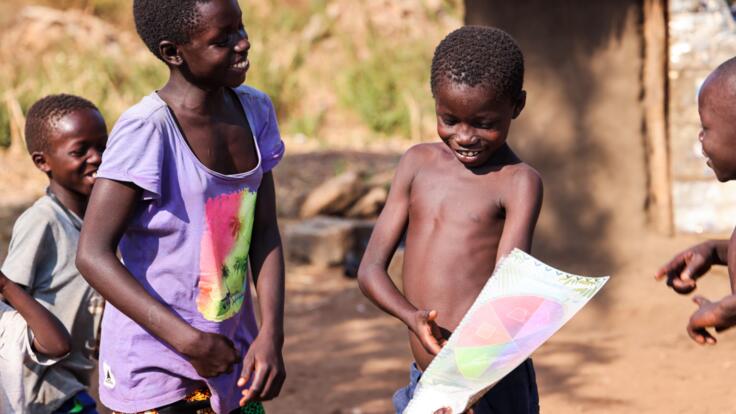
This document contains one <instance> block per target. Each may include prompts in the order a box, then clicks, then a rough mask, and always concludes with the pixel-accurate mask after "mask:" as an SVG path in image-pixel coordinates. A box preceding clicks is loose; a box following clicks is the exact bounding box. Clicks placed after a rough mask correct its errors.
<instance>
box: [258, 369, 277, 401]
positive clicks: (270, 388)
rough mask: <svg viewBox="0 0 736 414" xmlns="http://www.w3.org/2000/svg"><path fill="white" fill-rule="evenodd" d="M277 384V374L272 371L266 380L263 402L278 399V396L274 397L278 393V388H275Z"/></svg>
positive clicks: (262, 394) (262, 396) (262, 392)
mask: <svg viewBox="0 0 736 414" xmlns="http://www.w3.org/2000/svg"><path fill="white" fill-rule="evenodd" d="M275 382H276V372H275V370H273V369H271V370H269V375H268V378H267V379H266V385H265V386H264V387H263V391H261V401H268V400H270V399H273V398H274V397H276V395H274V394H275V393H276V388H275V387H274V385H275Z"/></svg>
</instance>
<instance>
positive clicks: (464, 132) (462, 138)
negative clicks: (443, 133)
mask: <svg viewBox="0 0 736 414" xmlns="http://www.w3.org/2000/svg"><path fill="white" fill-rule="evenodd" d="M473 132H474V131H473V129H472V128H467V127H464V128H461V129H460V131H459V132H458V134H457V138H458V140H457V143H458V144H460V145H462V146H464V147H470V146H473V145H475V144H476V143H477V142H478V137H477V136H475V134H474V133H473Z"/></svg>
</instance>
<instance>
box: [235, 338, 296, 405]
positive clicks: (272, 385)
mask: <svg viewBox="0 0 736 414" xmlns="http://www.w3.org/2000/svg"><path fill="white" fill-rule="evenodd" d="M280 342H283V341H278V340H274V339H273V338H271V337H269V336H268V335H261V334H259V335H258V336H257V337H256V339H255V341H253V343H252V344H251V346H250V349H248V353H247V354H246V355H245V359H244V360H243V372H242V373H241V374H240V379H238V387H245V386H246V385H247V384H248V380H250V379H251V377H252V379H253V381H251V384H250V387H248V388H246V389H244V390H243V391H242V393H243V398H241V399H240V406H241V407H243V406H245V405H246V404H247V403H248V402H249V401H267V400H271V399H274V398H276V397H278V395H279V393H280V392H281V386H282V385H283V384H284V380H286V369H285V368H284V358H283V357H282V355H281V346H280V344H279V343H280Z"/></svg>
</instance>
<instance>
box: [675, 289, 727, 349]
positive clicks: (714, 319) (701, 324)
mask: <svg viewBox="0 0 736 414" xmlns="http://www.w3.org/2000/svg"><path fill="white" fill-rule="evenodd" d="M693 302H695V303H696V304H697V305H698V307H699V309H698V310H697V311H696V312H695V313H693V315H692V316H691V317H690V322H689V323H688V325H687V333H688V334H689V335H690V337H691V338H692V339H693V340H694V341H695V342H697V343H699V344H701V345H704V344H715V343H716V338H715V337H714V336H713V335H712V334H711V333H710V332H708V330H707V328H715V329H716V332H722V331H725V330H726V329H729V328H731V327H733V326H735V325H736V295H729V296H726V297H725V298H723V299H721V300H719V301H718V302H711V301H709V300H708V299H706V298H704V297H702V296H695V297H693Z"/></svg>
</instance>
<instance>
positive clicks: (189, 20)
mask: <svg viewBox="0 0 736 414" xmlns="http://www.w3.org/2000/svg"><path fill="white" fill-rule="evenodd" d="M208 2H209V0H134V1H133V18H134V20H135V28H136V30H137V31H138V35H139V36H140V37H141V39H142V40H143V43H145V44H146V46H147V47H148V49H149V50H150V51H151V52H152V53H153V54H154V55H156V57H158V58H159V59H161V60H163V56H161V52H160V51H159V47H158V45H159V43H161V41H162V40H169V41H172V42H174V43H176V44H186V43H189V40H190V38H191V36H192V35H193V34H195V33H196V31H197V29H198V28H199V24H200V23H201V21H200V20H201V19H200V15H199V11H198V10H197V5H198V4H200V3H208Z"/></svg>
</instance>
